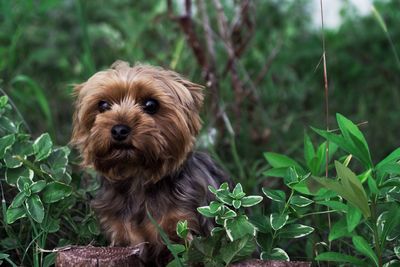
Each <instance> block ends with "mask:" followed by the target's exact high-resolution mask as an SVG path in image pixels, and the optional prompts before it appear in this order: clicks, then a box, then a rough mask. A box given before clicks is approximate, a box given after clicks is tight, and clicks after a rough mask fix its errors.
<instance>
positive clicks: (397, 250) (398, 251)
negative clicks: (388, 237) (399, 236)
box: [393, 246, 400, 259]
mask: <svg viewBox="0 0 400 267" xmlns="http://www.w3.org/2000/svg"><path fill="white" fill-rule="evenodd" d="M393 252H394V254H396V257H397V258H399V259H400V246H399V247H395V248H394V249H393Z"/></svg>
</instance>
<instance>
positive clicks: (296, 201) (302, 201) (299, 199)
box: [290, 195, 313, 208]
mask: <svg viewBox="0 0 400 267" xmlns="http://www.w3.org/2000/svg"><path fill="white" fill-rule="evenodd" d="M312 203H313V201H312V200H311V199H308V198H306V197H303V196H298V195H295V196H293V197H292V198H291V200H290V204H292V205H294V206H297V207H301V208H302V207H307V206H308V205H310V204H312Z"/></svg>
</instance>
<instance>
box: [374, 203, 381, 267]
mask: <svg viewBox="0 0 400 267" xmlns="http://www.w3.org/2000/svg"><path fill="white" fill-rule="evenodd" d="M376 200H377V199H376V197H374V198H373V200H372V203H371V224H372V232H373V234H374V245H375V252H376V255H377V256H378V264H379V267H382V266H383V262H382V251H381V246H380V243H381V242H380V237H379V231H378V226H377V221H378V217H377V214H376Z"/></svg>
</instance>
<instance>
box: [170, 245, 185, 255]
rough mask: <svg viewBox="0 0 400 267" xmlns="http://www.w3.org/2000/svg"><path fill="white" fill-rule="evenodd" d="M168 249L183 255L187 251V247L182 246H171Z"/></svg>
mask: <svg viewBox="0 0 400 267" xmlns="http://www.w3.org/2000/svg"><path fill="white" fill-rule="evenodd" d="M167 247H168V249H169V251H171V252H173V253H176V254H179V253H182V252H184V251H185V250H186V248H185V246H184V245H181V244H170V245H168V246H167Z"/></svg>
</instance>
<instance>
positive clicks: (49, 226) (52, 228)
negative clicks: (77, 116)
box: [40, 216, 60, 233]
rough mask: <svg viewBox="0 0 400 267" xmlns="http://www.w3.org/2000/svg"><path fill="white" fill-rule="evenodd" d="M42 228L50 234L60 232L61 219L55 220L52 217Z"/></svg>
mask: <svg viewBox="0 0 400 267" xmlns="http://www.w3.org/2000/svg"><path fill="white" fill-rule="evenodd" d="M40 228H41V229H42V230H44V231H46V232H48V233H56V232H57V231H58V230H60V219H54V218H52V217H51V216H49V217H48V218H47V221H44V222H43V223H42V224H41V225H40Z"/></svg>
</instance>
